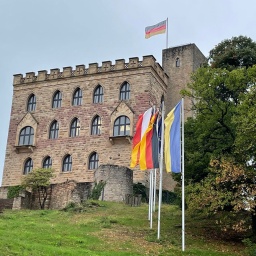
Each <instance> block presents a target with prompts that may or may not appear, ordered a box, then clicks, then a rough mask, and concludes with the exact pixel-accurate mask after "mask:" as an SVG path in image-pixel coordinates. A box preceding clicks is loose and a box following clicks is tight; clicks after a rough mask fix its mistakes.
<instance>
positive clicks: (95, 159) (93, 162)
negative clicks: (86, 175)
mask: <svg viewBox="0 0 256 256" xmlns="http://www.w3.org/2000/svg"><path fill="white" fill-rule="evenodd" d="M98 164H99V156H98V154H97V153H96V152H93V153H92V154H91V155H90V158H89V170H93V169H97V168H98Z"/></svg>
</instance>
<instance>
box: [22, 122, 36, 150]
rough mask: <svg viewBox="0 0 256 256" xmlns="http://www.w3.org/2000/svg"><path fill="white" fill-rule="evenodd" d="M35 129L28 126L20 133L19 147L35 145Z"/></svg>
mask: <svg viewBox="0 0 256 256" xmlns="http://www.w3.org/2000/svg"><path fill="white" fill-rule="evenodd" d="M33 141H34V129H33V127H31V126H26V127H24V128H23V129H22V130H21V131H20V136H19V146H23V145H33Z"/></svg>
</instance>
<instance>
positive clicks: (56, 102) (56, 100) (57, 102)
mask: <svg viewBox="0 0 256 256" xmlns="http://www.w3.org/2000/svg"><path fill="white" fill-rule="evenodd" d="M61 101H62V95H61V92H60V91H57V92H55V94H54V96H53V99H52V108H60V107H61Z"/></svg>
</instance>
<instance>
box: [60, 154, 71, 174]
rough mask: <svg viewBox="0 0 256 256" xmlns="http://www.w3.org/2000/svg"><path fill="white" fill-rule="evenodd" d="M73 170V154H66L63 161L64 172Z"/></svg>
mask: <svg viewBox="0 0 256 256" xmlns="http://www.w3.org/2000/svg"><path fill="white" fill-rule="evenodd" d="M71 171H72V157H71V155H66V156H65V157H64V159H63V163H62V172H71Z"/></svg>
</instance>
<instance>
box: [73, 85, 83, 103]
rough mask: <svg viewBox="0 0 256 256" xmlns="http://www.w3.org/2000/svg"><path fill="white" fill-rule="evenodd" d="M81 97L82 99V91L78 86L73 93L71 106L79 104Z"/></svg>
mask: <svg viewBox="0 0 256 256" xmlns="http://www.w3.org/2000/svg"><path fill="white" fill-rule="evenodd" d="M82 99H83V92H82V90H81V89H80V88H77V89H76V90H75V91H74V93H73V101H72V105H73V106H80V105H82Z"/></svg>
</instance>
